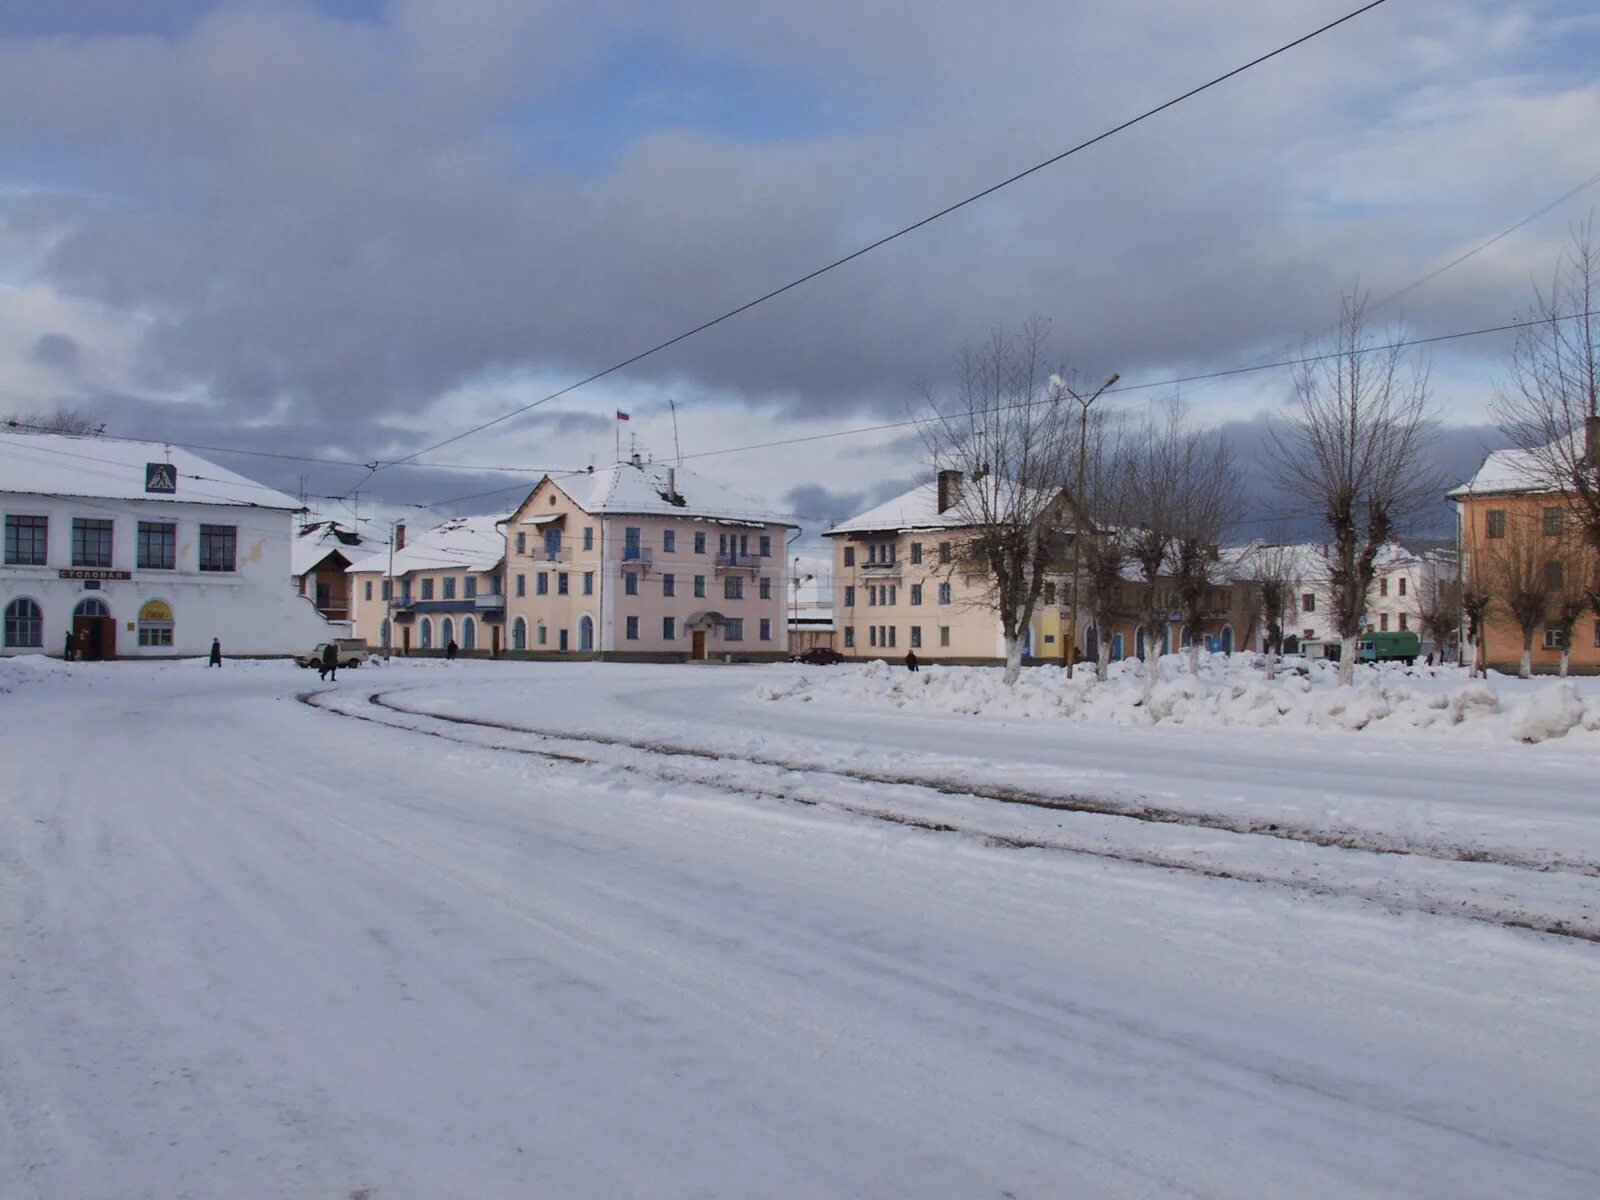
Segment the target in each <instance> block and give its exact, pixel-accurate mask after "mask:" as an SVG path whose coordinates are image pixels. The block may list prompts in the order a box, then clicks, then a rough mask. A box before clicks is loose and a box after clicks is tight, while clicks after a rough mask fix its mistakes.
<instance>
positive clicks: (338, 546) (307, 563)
mask: <svg viewBox="0 0 1600 1200" xmlns="http://www.w3.org/2000/svg"><path fill="white" fill-rule="evenodd" d="M367 553H368V552H367V551H366V550H364V549H362V545H361V535H360V534H359V533H357V532H356V531H355V530H353V529H346V528H345V527H344V526H343V525H340V524H339V522H337V521H316V522H314V523H312V524H310V525H307V526H305V527H304V528H303V529H301V530H300V531H299V532H298V533H296V534H295V537H294V541H293V542H291V543H289V574H291V575H304V574H305V573H306V572H307V571H310V570H311V569H312V568H313V567H315V566H316V565H317V564H318V563H320V562H321V561H322V560H323V559H325V558H327V557H328V556H329V555H332V554H337V555H339V556H341V557H342V558H343V559H344V560H345V564H346V565H347V566H348V565H349V564H350V563H351V562H353V561H355V560H356V559H358V558H363V557H365V556H366V554H367Z"/></svg>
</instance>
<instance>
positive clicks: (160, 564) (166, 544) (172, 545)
mask: <svg viewBox="0 0 1600 1200" xmlns="http://www.w3.org/2000/svg"><path fill="white" fill-rule="evenodd" d="M135 561H136V562H137V563H138V564H139V570H141V571H171V570H173V569H174V568H176V567H177V565H178V527H177V526H176V525H174V524H172V523H171V522H170V521H140V522H139V551H138V558H137V559H136V560H135ZM368 586H369V587H370V586H371V585H370V584H369V585H368ZM367 599H368V600H370V599H372V597H371V596H368V597H367Z"/></svg>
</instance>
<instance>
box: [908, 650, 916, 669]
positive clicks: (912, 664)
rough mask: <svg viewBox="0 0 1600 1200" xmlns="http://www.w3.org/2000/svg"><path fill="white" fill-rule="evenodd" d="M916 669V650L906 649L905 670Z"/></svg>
mask: <svg viewBox="0 0 1600 1200" xmlns="http://www.w3.org/2000/svg"><path fill="white" fill-rule="evenodd" d="M916 669H917V652H916V651H915V650H907V651H906V670H908V671H915V670H916Z"/></svg>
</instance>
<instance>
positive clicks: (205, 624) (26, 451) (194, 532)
mask: <svg viewBox="0 0 1600 1200" xmlns="http://www.w3.org/2000/svg"><path fill="white" fill-rule="evenodd" d="M298 508H299V504H298V503H297V502H296V501H295V500H293V499H291V498H290V497H288V496H286V495H284V494H283V493H282V492H279V491H275V490H274V489H272V488H269V487H266V486H264V485H262V484H258V483H254V482H252V481H251V480H248V479H245V478H244V477H243V476H241V475H237V474H235V473H234V472H232V471H229V470H227V469H225V468H223V467H219V466H216V465H215V464H213V463H210V462H207V461H206V460H205V459H202V458H199V457H197V456H196V455H193V454H191V453H189V452H188V451H185V450H179V449H172V450H170V452H169V450H168V448H167V447H165V446H163V445H160V444H159V443H152V442H124V441H111V440H107V439H103V438H82V437H65V436H61V435H56V434H21V433H9V432H0V520H3V521H4V531H5V548H4V556H3V558H0V615H3V617H4V628H3V638H0V653H5V654H40V653H47V654H52V655H60V654H62V653H63V652H64V650H65V647H66V644H67V639H68V637H69V636H70V637H71V639H72V646H73V650H74V653H75V656H76V657H80V658H91V659H93V658H139V657H169V656H176V655H192V654H205V653H206V652H207V651H209V650H210V648H211V641H212V639H213V638H216V639H217V640H219V641H220V642H221V643H222V650H223V653H224V654H225V655H282V654H292V653H295V652H296V651H305V650H309V649H311V647H312V646H314V645H315V644H316V643H317V642H319V641H325V640H327V639H328V638H329V637H332V636H338V635H340V634H342V633H345V632H346V631H347V627H346V626H345V625H344V624H342V623H338V622H329V621H327V620H325V619H324V618H323V617H322V616H321V615H320V614H319V613H318V612H317V610H316V608H315V607H313V605H312V604H311V602H310V601H309V600H308V599H306V598H305V597H303V596H299V595H297V594H296V592H295V589H294V587H293V585H292V584H291V582H290V560H289V545H290V540H291V538H292V537H293V532H294V512H295V510H296V509H298Z"/></svg>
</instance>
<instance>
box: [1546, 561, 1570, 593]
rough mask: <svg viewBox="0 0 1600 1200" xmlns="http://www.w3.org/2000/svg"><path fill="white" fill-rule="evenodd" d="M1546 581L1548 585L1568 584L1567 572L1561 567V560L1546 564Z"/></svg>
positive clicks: (1555, 586) (1554, 586)
mask: <svg viewBox="0 0 1600 1200" xmlns="http://www.w3.org/2000/svg"><path fill="white" fill-rule="evenodd" d="M1544 583H1545V586H1546V587H1551V588H1559V587H1563V586H1565V584H1566V572H1565V571H1563V570H1562V569H1561V564H1560V563H1559V562H1547V563H1545V565H1544Z"/></svg>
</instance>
